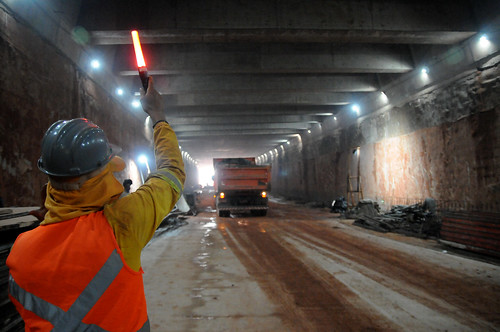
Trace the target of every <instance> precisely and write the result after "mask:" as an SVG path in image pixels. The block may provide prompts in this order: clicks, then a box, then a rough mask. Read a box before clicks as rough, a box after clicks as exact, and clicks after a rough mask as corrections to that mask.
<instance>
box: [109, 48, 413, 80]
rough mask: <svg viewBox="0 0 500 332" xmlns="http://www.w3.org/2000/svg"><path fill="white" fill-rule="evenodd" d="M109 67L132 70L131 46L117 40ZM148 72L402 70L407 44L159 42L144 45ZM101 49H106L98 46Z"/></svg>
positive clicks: (408, 60) (407, 60)
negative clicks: (160, 43)
mask: <svg viewBox="0 0 500 332" xmlns="http://www.w3.org/2000/svg"><path fill="white" fill-rule="evenodd" d="M118 47H119V49H118V50H117V52H116V57H115V59H114V70H115V71H116V72H117V73H118V74H120V75H134V74H136V69H135V68H136V67H135V63H134V54H133V52H134V51H133V47H132V46H130V45H127V46H118ZM143 51H144V54H145V57H146V59H147V63H148V70H149V72H150V74H151V75H156V76H158V75H200V74H204V75H209V74H284V73H285V74H312V73H314V74H332V73H334V74H346V73H406V72H408V71H410V70H412V69H413V60H412V57H411V52H410V49H409V48H408V47H407V45H382V44H379V45H368V44H231V45H230V46H229V45H227V44H189V45H186V44H184V45H177V44H162V45H144V47H143ZM101 52H103V53H106V50H105V49H103V48H101Z"/></svg>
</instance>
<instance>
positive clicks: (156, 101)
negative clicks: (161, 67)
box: [141, 76, 165, 124]
mask: <svg viewBox="0 0 500 332" xmlns="http://www.w3.org/2000/svg"><path fill="white" fill-rule="evenodd" d="M141 105H142V109H143V110H144V112H146V113H147V114H148V115H149V116H150V117H151V120H152V121H153V124H155V123H156V122H157V121H160V120H165V113H164V105H163V98H162V97H161V95H160V93H159V92H158V91H156V89H155V87H154V83H153V77H151V76H150V77H149V81H148V91H147V93H146V94H144V89H143V88H141Z"/></svg>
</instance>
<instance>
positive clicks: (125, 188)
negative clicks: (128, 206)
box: [120, 179, 133, 197]
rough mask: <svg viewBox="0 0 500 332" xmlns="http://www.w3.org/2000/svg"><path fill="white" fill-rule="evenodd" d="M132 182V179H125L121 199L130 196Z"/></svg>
mask: <svg viewBox="0 0 500 332" xmlns="http://www.w3.org/2000/svg"><path fill="white" fill-rule="evenodd" d="M132 183H133V182H132V180H131V179H125V180H123V183H122V185H123V193H122V195H121V196H120V197H124V196H127V195H128V194H130V187H131V186H132Z"/></svg>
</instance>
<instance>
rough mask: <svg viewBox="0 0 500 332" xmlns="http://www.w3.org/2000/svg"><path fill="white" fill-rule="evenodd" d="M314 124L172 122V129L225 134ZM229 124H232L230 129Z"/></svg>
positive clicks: (302, 126)
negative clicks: (183, 123)
mask: <svg viewBox="0 0 500 332" xmlns="http://www.w3.org/2000/svg"><path fill="white" fill-rule="evenodd" d="M311 123H312V122H292V123H283V122H278V123H268V122H267V121H266V122H265V123H242V124H239V123H235V124H232V123H228V122H226V121H225V120H222V119H221V120H220V122H219V123H217V124H206V125H182V124H176V123H175V122H174V121H171V125H172V128H174V130H175V132H176V133H182V132H187V131H191V132H223V131H228V130H235V131H252V130H266V131H267V130H277V129H285V130H292V131H297V130H304V129H308V128H309V127H310V125H311ZM228 124H231V126H230V127H229V126H228Z"/></svg>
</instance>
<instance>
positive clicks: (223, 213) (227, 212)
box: [219, 211, 230, 218]
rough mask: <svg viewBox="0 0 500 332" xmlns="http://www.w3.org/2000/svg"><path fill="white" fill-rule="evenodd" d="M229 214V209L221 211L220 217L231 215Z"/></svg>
mask: <svg viewBox="0 0 500 332" xmlns="http://www.w3.org/2000/svg"><path fill="white" fill-rule="evenodd" d="M229 215H230V212H229V211H219V217H222V218H227V217H229Z"/></svg>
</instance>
